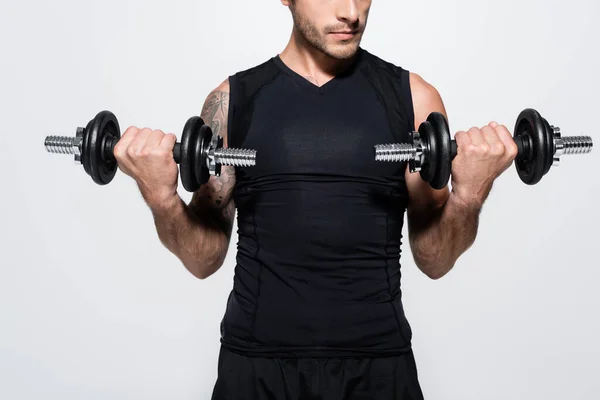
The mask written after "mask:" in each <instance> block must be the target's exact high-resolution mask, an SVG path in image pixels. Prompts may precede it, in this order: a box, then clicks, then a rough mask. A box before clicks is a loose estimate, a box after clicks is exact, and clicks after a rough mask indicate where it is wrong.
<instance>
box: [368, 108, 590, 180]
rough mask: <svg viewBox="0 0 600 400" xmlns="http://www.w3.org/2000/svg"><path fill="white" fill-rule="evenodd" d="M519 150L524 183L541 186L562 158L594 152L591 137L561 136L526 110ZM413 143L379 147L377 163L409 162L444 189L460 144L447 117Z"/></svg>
mask: <svg viewBox="0 0 600 400" xmlns="http://www.w3.org/2000/svg"><path fill="white" fill-rule="evenodd" d="M513 138H514V141H515V143H516V145H517V147H518V149H519V150H518V153H517V157H516V158H515V167H516V168H517V172H518V174H519V177H520V178H521V181H523V182H524V183H525V184H528V185H535V184H537V183H538V182H539V181H540V180H541V179H542V178H543V177H544V175H546V174H547V173H548V171H550V167H552V166H558V165H559V163H560V156H562V155H569V154H587V153H589V152H591V151H592V146H593V143H592V138H591V137H590V136H565V137H561V132H560V128H558V127H555V126H552V125H550V124H549V123H548V121H546V120H545V119H544V118H543V117H542V116H541V115H540V113H539V112H538V111H536V110H534V109H532V108H526V109H524V110H523V111H521V113H520V114H519V116H518V118H517V122H516V124H515V130H514V133H513ZM411 139H412V141H411V142H409V143H392V144H378V145H375V160H376V161H392V162H407V161H408V163H409V168H410V171H411V172H419V173H420V174H421V178H422V179H423V180H424V181H426V182H428V183H429V184H430V185H431V186H432V187H433V188H434V189H442V188H444V187H445V186H446V185H447V184H448V180H449V179H450V171H451V164H452V160H453V159H454V157H456V151H457V148H456V141H455V140H451V139H450V129H449V128H448V121H447V120H446V118H445V117H444V115H443V114H441V113H438V112H433V113H431V114H429V116H428V117H427V120H426V121H424V122H423V123H421V124H420V125H419V130H418V132H412V134H411Z"/></svg>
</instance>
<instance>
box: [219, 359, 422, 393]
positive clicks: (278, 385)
mask: <svg viewBox="0 0 600 400" xmlns="http://www.w3.org/2000/svg"><path fill="white" fill-rule="evenodd" d="M367 399H369V400H423V393H422V391H421V387H420V385H419V380H418V376H417V367H416V364H415V359H414V355H413V352H412V350H410V351H409V352H407V353H404V354H402V355H395V356H386V357H376V358H265V357H254V356H252V357H248V356H243V355H240V354H237V353H234V352H232V351H230V350H228V349H226V348H224V347H221V349H220V352H219V361H218V377H217V382H216V384H215V387H214V390H213V394H212V400H367Z"/></svg>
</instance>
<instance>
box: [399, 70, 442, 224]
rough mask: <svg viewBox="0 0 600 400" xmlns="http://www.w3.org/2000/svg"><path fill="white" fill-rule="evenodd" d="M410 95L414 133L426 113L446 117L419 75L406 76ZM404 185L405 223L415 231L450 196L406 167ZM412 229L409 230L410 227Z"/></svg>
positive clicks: (438, 98) (439, 100) (437, 97)
mask: <svg viewBox="0 0 600 400" xmlns="http://www.w3.org/2000/svg"><path fill="white" fill-rule="evenodd" d="M410 85H411V93H412V98H413V109H414V115H415V127H414V129H415V130H418V129H419V125H421V123H422V122H423V121H425V120H427V117H428V116H429V114H430V113H432V112H434V111H437V112H439V113H441V114H443V115H444V117H446V118H447V116H446V109H445V107H444V103H443V101H442V98H441V96H440V94H439V93H438V91H437V90H436V89H435V88H434V87H433V86H432V85H430V84H429V83H427V82H426V81H424V80H423V79H422V78H421V77H420V76H418V75H416V74H412V73H411V76H410ZM405 180H406V186H407V189H408V197H409V201H408V208H407V217H408V220H409V229H417V228H418V227H419V226H421V225H422V222H426V221H427V220H428V219H429V217H430V216H431V215H433V214H435V211H436V210H439V208H441V207H442V206H443V205H444V204H445V203H446V201H447V200H448V197H449V196H450V192H449V189H448V187H447V186H446V187H445V188H443V189H440V190H436V189H433V188H432V187H431V186H430V185H429V183H427V182H425V181H424V180H423V179H422V178H421V175H420V174H419V173H416V172H415V173H411V172H410V169H409V168H408V166H407V168H406V172H405ZM411 227H412V228H411Z"/></svg>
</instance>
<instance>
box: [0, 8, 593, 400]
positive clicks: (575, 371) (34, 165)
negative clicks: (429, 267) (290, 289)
mask: <svg viewBox="0 0 600 400" xmlns="http://www.w3.org/2000/svg"><path fill="white" fill-rule="evenodd" d="M599 11H600V6H598V2H595V1H593V0H570V1H567V0H559V1H551V2H549V1H547V0H544V1H542V0H519V1H517V0H503V1H491V0H484V1H481V0H462V1H458V2H449V1H446V0H425V1H392V0H388V1H377V0H375V1H373V6H372V11H371V15H370V19H369V25H368V28H367V32H366V35H365V37H364V40H363V44H362V45H363V47H364V48H366V49H368V50H369V51H371V52H372V53H374V54H377V55H379V56H380V57H382V58H384V59H386V60H388V61H391V62H394V63H396V64H398V65H402V66H404V67H405V68H407V69H409V70H411V71H415V72H417V73H419V74H421V75H422V76H423V77H424V78H425V79H426V80H428V81H429V82H431V83H432V84H433V85H434V86H436V87H437V89H438V90H439V91H440V93H441V95H442V97H443V99H444V101H445V104H446V107H447V110H448V115H449V119H450V124H451V129H452V131H453V132H455V131H456V130H459V129H468V128H470V127H471V126H473V125H477V126H481V125H483V124H486V123H488V122H489V121H490V120H497V121H499V122H501V123H504V124H506V125H507V126H508V127H509V128H510V129H511V131H512V128H513V124H514V121H515V118H516V116H517V114H518V113H519V111H520V110H521V109H523V108H525V107H535V108H537V109H539V110H540V111H541V112H542V113H543V115H545V116H546V117H547V118H548V119H549V121H550V123H552V124H555V125H558V126H560V127H561V128H562V129H563V132H564V133H565V134H571V135H580V134H589V135H592V136H594V137H595V139H596V141H597V142H598V140H600V138H598V136H597V122H596V121H597V118H598V101H597V98H598V91H599V89H600V80H599V78H598V70H599V69H600V68H599V67H600V63H599V58H598V39H599V38H600V28H599V26H598V23H597V19H598V17H599V14H600V13H599ZM290 29H291V17H290V15H289V12H288V10H287V9H286V8H285V7H283V6H281V4H280V2H279V1H277V0H271V1H245V0H236V1H234V0H228V1H224V0H219V1H213V0H211V1H201V0H194V1H191V0H188V1H170V2H166V1H160V2H159V1H153V2H150V1H142V0H128V1H123V0H119V1H116V0H102V1H71V0H69V1H67V0H54V1H49V2H46V1H16V0H14V1H6V0H2V1H1V2H0V44H1V47H0V48H1V53H0V66H1V69H0V107H1V108H0V114H1V115H2V119H1V121H2V128H1V129H2V134H1V135H0V148H1V149H2V150H1V153H0V154H1V162H0V171H2V172H1V173H2V196H0V201H1V207H0V210H1V219H0V224H1V225H0V226H1V234H2V237H1V241H0V243H1V245H0V246H1V252H0V263H1V265H2V268H1V269H0V318H1V320H0V324H1V325H0V398H2V399H11V400H13V399H40V398H51V399H208V398H209V397H210V394H211V392H212V388H213V385H214V382H215V379H216V373H217V370H216V366H217V355H218V346H219V323H220V321H221V318H222V316H223V312H224V309H225V301H226V299H227V295H228V293H229V291H230V290H231V287H232V277H233V268H234V265H235V249H236V243H237V235H234V237H233V240H232V244H231V248H230V252H229V254H228V257H227V260H226V262H225V265H224V266H223V267H222V268H221V269H220V270H219V272H218V273H216V274H215V275H213V276H212V277H211V278H209V279H207V280H204V281H200V280H197V279H195V278H194V277H193V276H192V275H191V274H189V273H188V272H187V271H186V270H185V268H184V267H183V266H182V265H181V264H180V263H179V262H178V260H177V259H176V257H175V256H173V255H172V254H170V253H169V252H168V251H167V250H166V249H164V248H163V247H162V245H161V244H160V242H159V240H158V237H157V235H156V232H155V230H154V225H153V221H152V218H151V214H150V212H149V210H148V209H147V208H146V206H145V204H144V202H143V200H142V198H141V196H140V194H139V192H138V191H137V187H136V186H135V184H134V182H133V180H131V179H130V178H128V177H127V176H125V175H124V174H122V173H121V172H118V174H117V176H116V178H115V180H114V181H113V182H112V183H111V184H110V185H109V186H107V187H100V186H97V185H95V184H93V183H92V181H91V179H90V178H89V177H88V176H87V175H86V174H85V173H84V171H83V169H82V168H81V167H79V166H75V165H74V164H73V161H72V157H71V156H59V155H53V154H47V153H46V152H45V150H44V147H43V139H44V137H45V136H46V135H47V134H66V135H72V134H74V133H75V128H76V126H81V125H83V126H85V124H86V123H87V121H89V120H90V119H91V118H92V117H93V116H94V115H95V114H96V113H97V112H98V111H100V110H102V109H109V110H111V111H113V112H115V114H116V115H117V117H118V118H119V121H120V123H121V128H122V130H124V129H125V128H126V127H127V126H129V125H137V126H140V127H142V126H148V127H151V128H161V129H164V130H166V131H169V132H174V133H176V134H177V135H178V137H180V134H181V129H182V128H183V125H184V123H185V121H186V120H187V118H189V117H190V116H192V115H197V114H199V113H200V110H201V107H202V104H203V101H204V99H205V97H206V95H207V94H208V93H209V91H210V90H212V89H213V88H214V87H216V86H217V85H218V84H219V83H220V82H221V81H222V80H223V79H225V78H226V77H227V76H228V75H230V74H232V73H235V72H237V71H239V70H243V69H247V68H250V67H252V66H255V65H257V64H259V63H261V62H263V61H265V60H266V59H268V58H269V57H272V56H274V55H276V54H277V53H278V52H279V51H281V50H282V49H283V47H284V45H285V44H286V43H287V40H288V38H289V34H290ZM365 151H368V149H365ZM599 156H600V150H596V151H595V153H592V154H590V155H586V156H580V157H571V158H567V157H564V158H563V163H562V165H561V167H560V168H558V169H554V170H552V171H551V173H550V174H549V175H547V176H546V177H545V178H544V179H543V180H542V182H541V183H540V184H539V185H537V186H534V187H527V186H525V185H524V184H522V183H521V182H520V180H519V179H518V177H517V175H516V172H515V170H514V168H513V167H511V168H510V169H509V170H508V171H507V172H506V173H505V174H504V175H502V176H501V177H500V178H499V179H498V181H497V183H496V185H495V187H494V189H493V191H492V193H491V197H490V198H489V200H488V201H487V203H486V205H485V208H484V211H483V214H482V216H481V227H480V231H479V236H478V238H477V240H476V243H475V245H474V247H473V248H472V249H470V250H469V251H468V252H467V253H466V254H465V255H464V256H463V257H462V258H461V259H460V260H459V262H458V263H457V265H456V266H455V268H454V270H453V271H451V272H450V274H448V275H447V276H446V277H444V278H442V279H441V280H438V281H432V280H430V279H428V278H427V277H425V275H423V274H422V273H421V272H419V271H418V270H417V268H416V266H415V265H414V262H413V260H412V258H411V256H410V251H409V249H408V247H407V240H405V245H404V246H403V250H404V252H403V260H402V269H403V280H402V285H403V289H404V304H405V307H406V313H407V316H408V318H409V321H410V323H411V325H412V328H413V331H414V342H413V343H414V350H415V355H416V359H417V365H418V369H419V376H420V380H421V385H422V387H423V391H424V393H425V396H426V398H427V399H428V400H437V399H439V400H442V399H443V400H448V399H457V400H458V399H460V400H467V399H473V400H481V399H544V400H550V399H564V398H568V399H586V400H587V399H592V398H597V397H598V396H599V393H600V363H599V357H600V344H599V341H598V336H599V334H600V324H599V322H598V316H599V311H598V310H599V309H600V295H599V294H598V289H597V287H598V281H599V280H600V272H599V270H598V266H599V264H600V262H599V255H598V245H599V243H598V237H599V234H598V223H599V222H600V213H599V211H598V206H597V202H598V198H599V197H600V182H599V178H598V165H600V164H599V162H600V160H599ZM180 193H181V195H182V197H183V198H184V199H185V200H189V198H190V197H191V195H190V194H188V193H186V192H185V191H184V190H183V189H182V188H180ZM235 229H237V227H234V230H235ZM405 234H406V230H405Z"/></svg>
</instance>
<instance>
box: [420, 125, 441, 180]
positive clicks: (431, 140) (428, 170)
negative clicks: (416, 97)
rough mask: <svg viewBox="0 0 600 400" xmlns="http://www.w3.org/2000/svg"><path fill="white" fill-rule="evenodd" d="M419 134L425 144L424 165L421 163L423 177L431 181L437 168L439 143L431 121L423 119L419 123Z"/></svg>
mask: <svg viewBox="0 0 600 400" xmlns="http://www.w3.org/2000/svg"><path fill="white" fill-rule="evenodd" d="M419 134H420V136H421V143H422V144H423V153H424V154H423V165H421V179H423V180H424V181H425V182H428V183H431V181H433V178H434V177H435V170H436V169H437V159H438V157H437V143H436V137H435V132H433V127H432V126H431V123H430V122H429V121H423V122H422V123H421V124H420V125H419Z"/></svg>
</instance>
